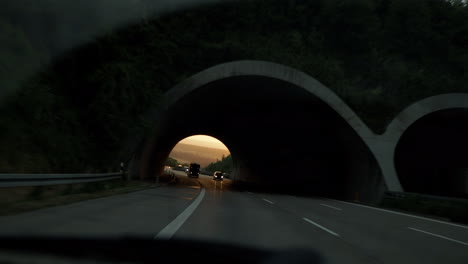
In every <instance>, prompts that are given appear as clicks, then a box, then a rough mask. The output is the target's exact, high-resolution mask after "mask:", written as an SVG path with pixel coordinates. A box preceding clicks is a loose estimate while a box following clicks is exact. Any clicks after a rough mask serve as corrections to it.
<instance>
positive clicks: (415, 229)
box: [408, 227, 468, 246]
mask: <svg viewBox="0 0 468 264" xmlns="http://www.w3.org/2000/svg"><path fill="white" fill-rule="evenodd" d="M408 228H409V229H411V230H414V231H418V232H421V233H425V234H428V235H432V236H436V237H440V238H443V239H447V240H450V241H452V242H456V243H460V244H463V245H465V246H468V243H465V242H462V241H460V240H455V239H452V238H449V237H446V236H441V235H437V234H434V233H431V232H427V231H424V230H420V229H417V228H413V227H408Z"/></svg>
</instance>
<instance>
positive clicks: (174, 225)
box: [154, 188, 205, 239]
mask: <svg viewBox="0 0 468 264" xmlns="http://www.w3.org/2000/svg"><path fill="white" fill-rule="evenodd" d="M203 197H205V188H202V189H201V191H200V193H199V194H198V197H197V198H196V199H195V200H194V201H193V202H192V203H191V204H190V205H189V206H188V207H187V208H185V210H184V211H183V212H182V213H180V215H178V216H177V217H176V218H175V219H174V220H172V222H170V223H169V224H168V225H167V226H166V227H165V228H163V229H162V230H161V231H160V232H159V233H158V234H157V235H156V236H155V237H154V239H171V238H172V236H173V235H174V234H175V233H176V232H177V230H179V228H180V227H181V226H182V225H183V224H184V223H185V221H187V219H188V218H189V217H190V215H192V213H193V212H194V211H195V209H197V207H198V205H200V203H201V201H202V200H203Z"/></svg>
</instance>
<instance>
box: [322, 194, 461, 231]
mask: <svg viewBox="0 0 468 264" xmlns="http://www.w3.org/2000/svg"><path fill="white" fill-rule="evenodd" d="M323 199H327V200H330V201H335V202H339V203H344V204H350V205H355V206H360V207H364V208H369V209H374V210H377V211H382V212H387V213H392V214H397V215H404V216H408V217H413V218H418V219H422V220H427V221H431V222H436V223H440V224H446V225H451V226H456V227H461V228H466V229H468V226H465V225H458V224H454V223H449V222H445V221H440V220H435V219H430V218H426V217H422V216H417V215H410V214H405V213H400V212H396V211H391V210H386V209H381V208H376V207H372V206H367V205H362V204H355V203H350V202H345V201H340V200H334V199H329V198H323Z"/></svg>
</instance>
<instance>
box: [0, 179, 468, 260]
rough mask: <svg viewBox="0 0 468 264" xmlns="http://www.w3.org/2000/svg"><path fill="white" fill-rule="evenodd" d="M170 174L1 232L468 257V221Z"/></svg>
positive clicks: (341, 254) (349, 255) (1, 221)
mask: <svg viewBox="0 0 468 264" xmlns="http://www.w3.org/2000/svg"><path fill="white" fill-rule="evenodd" d="M176 174H177V175H178V176H177V177H178V178H179V183H180V184H179V185H177V186H162V187H159V188H154V189H149V190H144V191H138V192H133V193H129V194H124V195H117V196H113V197H106V198H100V199H95V200H89V201H84V202H79V203H75V204H70V205H66V206H58V207H52V208H47V209H41V210H37V211H33V212H29V213H23V214H19V215H14V216H6V217H0V235H4V234H18V233H24V234H29V235H30V234H33V235H47V236H49V235H73V236H87V235H92V236H96V235H98V236H106V237H109V236H110V237H119V236H122V235H140V236H145V237H151V238H156V239H168V238H170V237H173V238H194V239H197V240H198V239H203V240H210V241H220V242H228V243H234V244H240V245H248V246H254V247H259V248H273V249H285V248H305V249H313V250H316V251H318V252H320V253H321V254H322V255H323V256H324V257H325V259H327V260H328V262H327V263H460V264H461V263H463V264H466V263H468V262H467V260H468V227H467V226H463V225H458V226H457V225H451V224H447V223H442V222H438V221H431V220H427V219H422V218H418V217H410V216H407V215H402V214H395V213H391V212H388V211H382V210H377V209H374V208H368V207H363V206H360V205H356V204H352V203H346V202H342V201H336V200H330V199H326V198H320V197H315V198H313V197H297V196H291V195H279V194H268V193H256V192H248V191H239V190H236V189H234V188H233V186H232V183H231V181H230V180H228V179H225V180H224V181H213V180H212V177H210V176H201V177H200V178H199V179H189V178H187V176H185V174H184V173H183V172H176ZM200 186H202V187H203V188H200ZM189 209H190V210H189ZM168 227H169V228H168ZM164 230H166V233H165V236H159V237H158V234H161V233H164V232H163V231H164ZM168 233H169V234H170V236H167V234H168ZM213 250H216V249H213ZM207 254H208V255H209V253H207Z"/></svg>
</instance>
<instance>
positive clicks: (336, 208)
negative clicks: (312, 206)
mask: <svg viewBox="0 0 468 264" xmlns="http://www.w3.org/2000/svg"><path fill="white" fill-rule="evenodd" d="M320 205H322V206H326V207H330V208H332V209H335V210H340V211H341V210H342V209H341V208H338V207H334V206H331V205H328V204H320Z"/></svg>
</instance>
